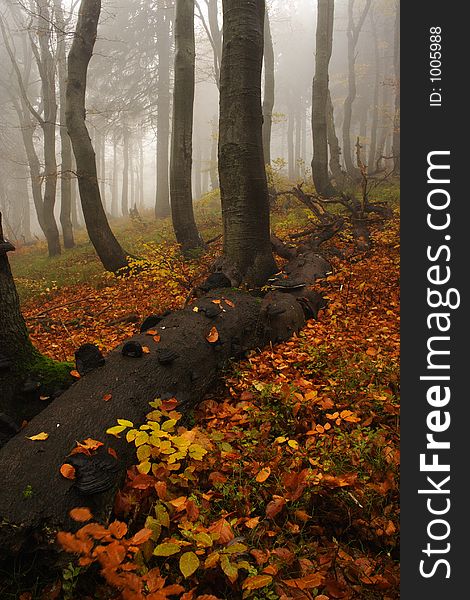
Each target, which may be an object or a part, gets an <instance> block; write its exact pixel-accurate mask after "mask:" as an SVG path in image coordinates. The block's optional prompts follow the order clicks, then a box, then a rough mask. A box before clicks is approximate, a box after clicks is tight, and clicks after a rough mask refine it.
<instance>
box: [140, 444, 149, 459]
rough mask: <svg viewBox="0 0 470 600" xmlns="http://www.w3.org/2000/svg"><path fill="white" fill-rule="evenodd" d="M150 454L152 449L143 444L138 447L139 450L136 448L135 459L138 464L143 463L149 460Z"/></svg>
mask: <svg viewBox="0 0 470 600" xmlns="http://www.w3.org/2000/svg"><path fill="white" fill-rule="evenodd" d="M151 453H152V448H151V447H150V446H149V445H148V444H144V445H143V446H140V448H137V458H138V459H139V462H143V461H144V460H146V459H147V458H149V456H150V454H151Z"/></svg>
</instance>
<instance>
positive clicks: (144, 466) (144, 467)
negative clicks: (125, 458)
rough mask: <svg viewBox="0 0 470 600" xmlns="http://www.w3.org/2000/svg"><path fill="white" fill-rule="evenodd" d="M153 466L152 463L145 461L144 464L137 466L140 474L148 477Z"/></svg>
mask: <svg viewBox="0 0 470 600" xmlns="http://www.w3.org/2000/svg"><path fill="white" fill-rule="evenodd" d="M151 466H152V465H151V464H150V461H148V460H144V462H141V463H140V464H138V465H137V470H138V471H139V473H143V474H144V475H147V473H148V472H149V471H150V468H151Z"/></svg>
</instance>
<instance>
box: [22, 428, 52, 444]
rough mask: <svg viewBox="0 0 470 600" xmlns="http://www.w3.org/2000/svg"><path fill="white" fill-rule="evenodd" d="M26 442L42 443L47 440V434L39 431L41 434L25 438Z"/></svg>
mask: <svg viewBox="0 0 470 600" xmlns="http://www.w3.org/2000/svg"><path fill="white" fill-rule="evenodd" d="M25 437H26V438H27V439H28V440H32V441H33V442H42V441H44V440H47V438H48V437H49V434H48V433H46V432H45V431H41V433H37V434H36V435H31V436H28V435H27V436H25Z"/></svg>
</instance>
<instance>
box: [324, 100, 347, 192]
mask: <svg viewBox="0 0 470 600" xmlns="http://www.w3.org/2000/svg"><path fill="white" fill-rule="evenodd" d="M326 122H327V132H328V146H329V148H330V171H331V174H332V175H333V179H334V180H335V187H336V190H337V191H339V192H341V191H342V190H343V188H344V184H345V181H346V173H345V172H344V171H343V169H342V168H341V148H340V146H339V140H338V136H337V135H336V127H335V115H334V108H333V103H332V101H331V94H330V91H329V90H328V98H327V101H326Z"/></svg>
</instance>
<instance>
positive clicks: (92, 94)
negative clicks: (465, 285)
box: [0, 0, 400, 600]
mask: <svg viewBox="0 0 470 600" xmlns="http://www.w3.org/2000/svg"><path fill="white" fill-rule="evenodd" d="M399 23H400V13H399V2H398V1H397V0H336V1H335V0H317V1H313V0H295V1H292V2H281V1H277V0H269V1H268V0H267V1H266V2H265V1H264V0H242V1H240V0H220V1H219V0H133V1H131V0H121V1H120V0H103V1H100V0H0V59H1V60H0V103H1V111H0V480H1V481H2V484H1V488H0V597H1V598H2V599H3V598H19V599H20V600H33V599H36V598H37V599H41V600H54V599H55V598H64V599H66V600H73V599H81V598H83V599H90V598H100V599H101V598H102V599H105V598H109V599H111V598H116V599H117V598H123V599H124V600H140V599H142V598H150V600H161V599H165V598H170V597H172V598H180V599H181V600H198V599H199V600H217V599H220V600H221V599H230V600H231V599H238V598H250V599H253V600H257V599H260V600H261V599H265V598H266V599H269V600H292V599H295V600H296V599H314V598H316V599H317V600H328V599H332V598H344V599H346V600H353V599H356V598H358V599H359V598H360V599H379V598H380V599H384V600H392V599H396V598H398V597H399V567H398V556H399V504H398V500H399V494H398V476H399V475H398V467H399V424H398V415H399V365H398V360H399V176H400V79H399V74H400V31H399ZM149 404H150V406H149Z"/></svg>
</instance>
